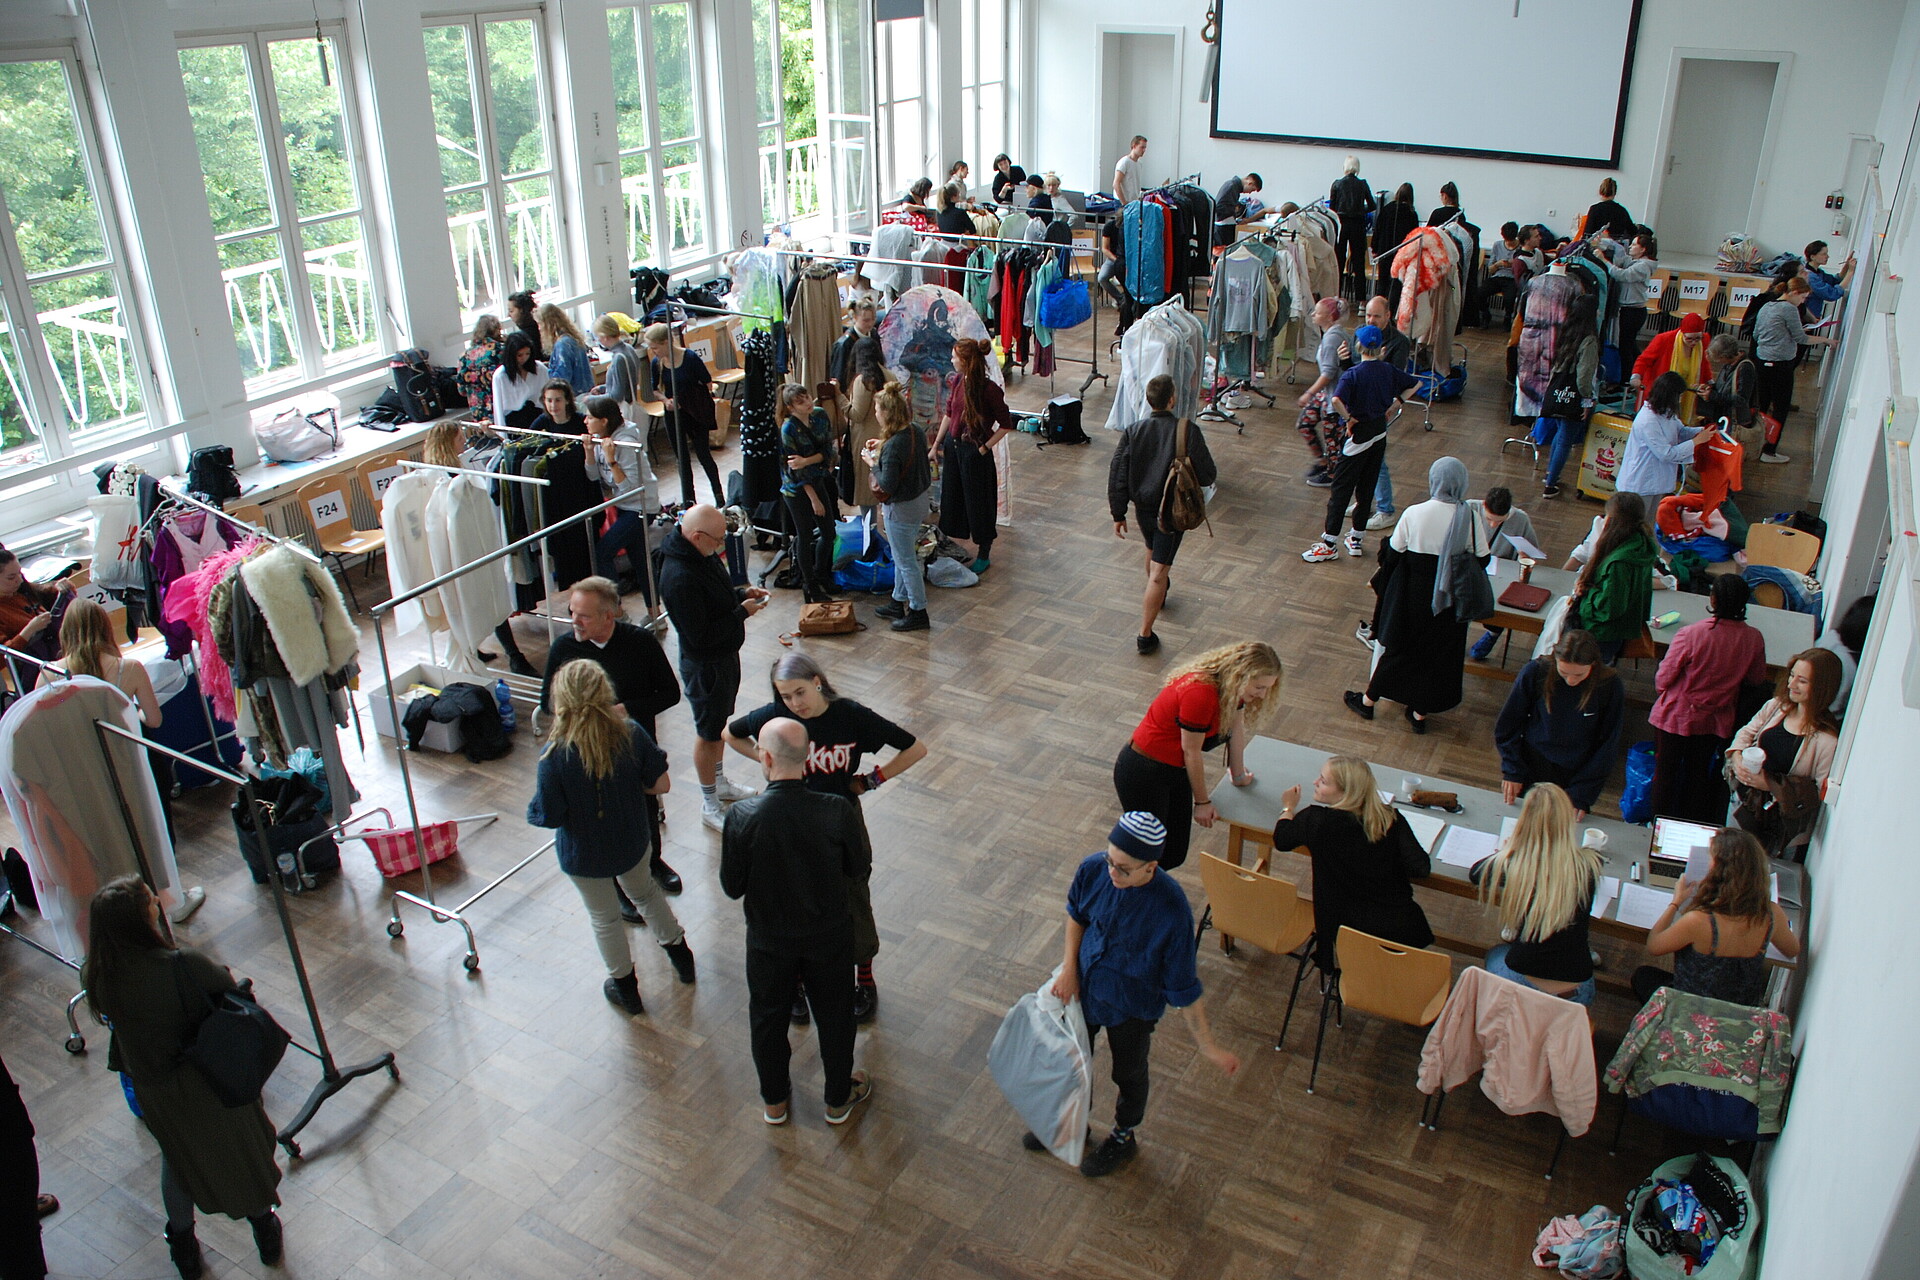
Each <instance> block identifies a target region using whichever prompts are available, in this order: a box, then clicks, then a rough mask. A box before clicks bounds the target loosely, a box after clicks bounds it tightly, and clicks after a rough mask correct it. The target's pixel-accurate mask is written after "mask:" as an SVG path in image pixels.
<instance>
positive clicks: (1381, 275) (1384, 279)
mask: <svg viewBox="0 0 1920 1280" xmlns="http://www.w3.org/2000/svg"><path fill="white" fill-rule="evenodd" d="M1419 225H1420V211H1419V210H1418V209H1416V208H1415V207H1414V203H1413V184H1412V183H1411V182H1403V183H1401V184H1400V185H1399V186H1398V187H1396V188H1394V192H1393V199H1391V200H1389V201H1387V202H1386V203H1385V204H1383V205H1381V206H1380V211H1379V212H1378V213H1376V214H1375V215H1374V218H1373V279H1374V284H1373V292H1374V293H1375V295H1376V296H1379V297H1383V298H1385V299H1386V300H1387V305H1388V307H1390V308H1397V307H1399V305H1400V281H1399V280H1397V279H1395V278H1394V274H1393V260H1394V258H1396V257H1397V256H1398V251H1399V248H1400V242H1401V241H1402V240H1405V239H1406V238H1407V236H1408V235H1410V234H1411V233H1412V232H1413V229H1414V228H1415V227H1418V226H1419Z"/></svg>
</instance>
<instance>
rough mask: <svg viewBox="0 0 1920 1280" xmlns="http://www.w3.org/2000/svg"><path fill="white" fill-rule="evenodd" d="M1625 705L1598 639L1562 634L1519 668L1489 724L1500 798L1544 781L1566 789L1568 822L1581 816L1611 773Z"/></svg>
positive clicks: (1512, 798) (1510, 798) (1512, 800)
mask: <svg viewBox="0 0 1920 1280" xmlns="http://www.w3.org/2000/svg"><path fill="white" fill-rule="evenodd" d="M1626 705H1627V696H1626V692H1625V690H1624V688H1623V687H1622V686H1621V683H1620V678H1619V676H1618V675H1617V674H1615V672H1614V670H1613V668H1612V667H1610V666H1608V665H1607V664H1606V663H1604V662H1602V661H1601V660H1600V645H1599V642H1597V641H1596V640H1595V639H1594V638H1593V637H1592V636H1590V635H1588V634H1587V633H1586V632H1584V631H1578V630H1567V631H1563V632H1562V633H1561V635H1560V640H1559V642H1558V643H1557V644H1555V645H1554V646H1553V652H1552V653H1549V654H1546V655H1544V656H1542V657H1539V658H1535V659H1534V660H1533V661H1532V662H1529V663H1528V664H1527V665H1526V666H1525V667H1523V668H1521V670H1520V674H1519V676H1518V677H1516V678H1515V680H1514V682H1513V688H1512V690H1511V691H1509V692H1508V694H1507V700H1506V703H1505V704H1504V705H1503V706H1501V708H1500V715H1499V716H1498V717H1497V718H1496V719H1495V720H1494V722H1493V745H1494V746H1495V747H1496V748H1498V749H1499V752H1500V798H1501V799H1502V800H1504V801H1505V802H1506V803H1508V804H1516V803H1518V802H1519V800H1520V795H1521V793H1522V792H1523V791H1525V790H1526V789H1527V788H1529V787H1532V786H1534V785H1536V784H1538V783H1542V782H1551V783H1553V784H1554V785H1555V786H1558V787H1560V788H1561V789H1563V790H1564V791H1565V792H1566V793H1567V799H1568V800H1570V801H1571V802H1572V803H1573V816H1574V820H1575V821H1578V820H1580V819H1582V818H1584V817H1586V816H1587V814H1588V813H1589V812H1591V811H1592V809H1593V807H1594V805H1595V804H1596V803H1597V802H1598V801H1599V799H1600V788H1602V787H1604V786H1606V785H1607V775H1608V774H1610V773H1612V772H1613V760H1614V756H1615V755H1616V754H1617V753H1618V752H1619V749H1620V725H1621V721H1622V719H1623V717H1624V715H1625V712H1626Z"/></svg>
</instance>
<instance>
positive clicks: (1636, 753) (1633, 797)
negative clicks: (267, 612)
mask: <svg viewBox="0 0 1920 1280" xmlns="http://www.w3.org/2000/svg"><path fill="white" fill-rule="evenodd" d="M1652 817H1653V743H1652V742H1636V743H1634V744H1633V745H1632V746H1630V747H1628V748H1627V783H1626V786H1624V787H1623V788H1621V791H1620V821H1622V822H1631V823H1633V824H1635V825H1636V826H1637V825H1639V824H1640V823H1643V822H1646V821H1647V820H1648V819H1650V818H1652Z"/></svg>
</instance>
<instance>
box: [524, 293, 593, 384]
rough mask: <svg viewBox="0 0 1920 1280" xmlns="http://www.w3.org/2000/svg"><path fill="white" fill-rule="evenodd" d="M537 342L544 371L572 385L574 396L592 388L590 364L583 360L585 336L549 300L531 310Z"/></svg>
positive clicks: (564, 313)
mask: <svg viewBox="0 0 1920 1280" xmlns="http://www.w3.org/2000/svg"><path fill="white" fill-rule="evenodd" d="M534 316H535V319H536V320H537V321H538V322H539V328H540V341H541V343H542V345H544V346H545V347H546V350H547V372H548V373H550V374H552V375H553V376H554V377H556V378H558V379H560V380H561V381H563V382H565V383H566V384H567V385H568V386H570V387H572V388H573V390H574V394H575V395H585V394H587V392H589V391H591V390H592V389H593V366H592V365H591V364H589V363H588V361H587V338H586V335H585V334H583V333H581V332H580V327H579V326H578V325H576V324H574V322H573V320H572V318H571V317H569V316H568V315H567V313H566V312H564V311H562V310H561V309H560V308H558V307H556V306H554V305H553V304H552V303H551V302H549V303H546V304H544V305H543V306H541V308H540V309H539V310H538V311H536V312H535V313H534Z"/></svg>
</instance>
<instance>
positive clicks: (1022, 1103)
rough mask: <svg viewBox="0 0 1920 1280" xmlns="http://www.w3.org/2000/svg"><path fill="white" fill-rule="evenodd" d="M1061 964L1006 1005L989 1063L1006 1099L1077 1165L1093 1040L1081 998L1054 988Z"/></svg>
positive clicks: (1083, 1133) (1040, 1135)
mask: <svg viewBox="0 0 1920 1280" xmlns="http://www.w3.org/2000/svg"><path fill="white" fill-rule="evenodd" d="M1059 976H1060V972H1059V970H1057V969H1056V970H1054V973H1053V975H1052V976H1051V977H1049V978H1048V979H1047V980H1046V981H1045V982H1044V983H1042V984H1041V986H1040V989H1039V990H1038V991H1029V992H1028V993H1027V994H1026V995H1024V996H1021V997H1020V999H1019V1001H1018V1002H1017V1003H1016V1004H1015V1005H1014V1006H1013V1008H1012V1009H1010V1010H1008V1012H1007V1016H1006V1018H1005V1019H1004V1020H1003V1021H1002V1022H1001V1023H1000V1030H999V1031H998V1032H996V1033H995V1034H994V1037H993V1047H992V1048H990V1049H989V1050H987V1067H988V1069H989V1070H991V1071H992V1072H993V1080H994V1083H995V1084H997V1085H999V1086H1000V1092H1001V1093H1003V1094H1005V1095H1006V1097H1007V1101H1008V1102H1010V1103H1012V1104H1013V1109H1014V1110H1015V1111H1017V1112H1019V1113H1020V1118H1021V1119H1022V1120H1025V1121H1026V1122H1027V1128H1028V1129H1030V1130H1031V1131H1032V1132H1033V1134H1034V1136H1035V1137H1037V1138H1039V1139H1040V1141H1042V1142H1044V1143H1046V1145H1047V1150H1049V1151H1051V1152H1052V1153H1053V1154H1054V1155H1056V1156H1058V1157H1060V1159H1062V1160H1064V1161H1066V1162H1067V1163H1068V1164H1071V1165H1076V1166H1077V1165H1078V1164H1079V1163H1080V1157H1081V1156H1082V1155H1083V1154H1085V1151H1086V1145H1087V1115H1088V1112H1089V1111H1090V1110H1091V1109H1092V1106H1093V1046H1092V1043H1091V1041H1089V1040H1088V1038H1087V1020H1086V1017H1085V1016H1084V1015H1083V1014H1082V1013H1081V1012H1080V1002H1079V1001H1078V1000H1072V1001H1069V1002H1068V1003H1066V1004H1064V1005H1063V1004H1061V1003H1060V1001H1059V1000H1058V999H1056V998H1055V996H1054V994H1053V983H1054V980H1055V979H1056V978H1058V977H1059Z"/></svg>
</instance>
